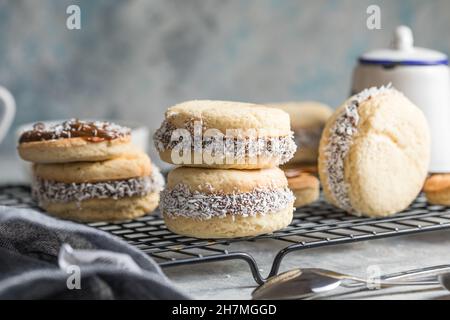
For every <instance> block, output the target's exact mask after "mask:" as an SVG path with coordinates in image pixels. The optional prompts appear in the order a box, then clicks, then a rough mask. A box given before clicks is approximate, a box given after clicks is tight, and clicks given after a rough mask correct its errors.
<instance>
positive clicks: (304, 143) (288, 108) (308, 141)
mask: <svg viewBox="0 0 450 320" xmlns="http://www.w3.org/2000/svg"><path fill="white" fill-rule="evenodd" d="M268 106H269V107H274V108H278V109H281V110H283V111H285V112H287V113H288V114H289V117H290V119H291V128H292V131H293V132H294V139H295V143H296V144H297V147H298V149H297V152H296V153H295V155H294V157H293V158H292V159H291V160H290V161H289V163H288V164H287V166H289V165H290V164H295V163H312V164H316V163H317V158H318V155H319V143H320V137H321V136H322V131H323V128H324V127H325V124H326V122H327V120H328V119H329V118H330V117H331V115H332V114H333V110H332V109H331V108H330V107H328V106H327V105H325V104H322V103H320V102H315V101H304V102H285V103H272V104H268Z"/></svg>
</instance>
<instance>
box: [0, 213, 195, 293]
mask: <svg viewBox="0 0 450 320" xmlns="http://www.w3.org/2000/svg"><path fill="white" fill-rule="evenodd" d="M187 298H188V297H187V296H186V295H184V294H183V293H181V292H179V291H178V290H177V289H175V288H174V286H173V285H172V284H171V283H170V281H169V280H168V279H167V278H166V277H165V275H164V274H163V273H162V271H161V270H160V268H159V267H158V265H157V264H156V263H155V262H154V261H153V260H152V259H150V258H149V257H148V256H147V255H145V254H144V253H142V252H140V251H138V250H137V249H135V248H133V247H132V246H130V245H128V244H127V243H125V242H124V241H122V240H120V239H118V238H116V237H113V236H111V235H109V234H108V233H106V232H102V231H99V230H96V229H94V228H90V227H87V226H85V225H82V224H77V223H73V222H69V221H63V220H58V219H55V218H52V217H49V216H46V215H44V214H42V213H40V212H37V211H35V210H32V209H18V208H13V207H5V206H0V299H187Z"/></svg>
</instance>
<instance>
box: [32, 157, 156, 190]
mask: <svg viewBox="0 0 450 320" xmlns="http://www.w3.org/2000/svg"><path fill="white" fill-rule="evenodd" d="M33 171H34V174H35V176H37V177H38V178H41V179H45V180H52V181H58V182H65V183H83V182H91V183H94V182H100V181H111V180H125V179H130V178H139V177H146V176H149V175H151V173H152V164H151V162H150V158H149V157H148V156H147V155H146V154H145V153H144V152H140V151H136V152H133V153H129V154H124V155H121V156H120V157H118V158H114V159H110V160H104V161H97V162H70V163H58V164H35V165H34V167H33Z"/></svg>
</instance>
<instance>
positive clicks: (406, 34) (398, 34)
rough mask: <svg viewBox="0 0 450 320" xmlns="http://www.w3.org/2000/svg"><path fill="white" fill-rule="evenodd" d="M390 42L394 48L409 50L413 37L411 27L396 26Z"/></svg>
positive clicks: (411, 46) (411, 47)
mask: <svg viewBox="0 0 450 320" xmlns="http://www.w3.org/2000/svg"><path fill="white" fill-rule="evenodd" d="M392 44H393V47H394V49H397V50H402V51H411V50H412V49H413V44H414V37H413V33H412V31H411V29H410V28H409V27H407V26H398V27H397V28H396V29H395V32H394V39H393V43H392Z"/></svg>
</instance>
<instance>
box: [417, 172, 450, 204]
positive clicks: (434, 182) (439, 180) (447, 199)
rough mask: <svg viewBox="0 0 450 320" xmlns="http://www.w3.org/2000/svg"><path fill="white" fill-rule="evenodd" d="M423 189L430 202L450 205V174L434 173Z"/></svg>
mask: <svg viewBox="0 0 450 320" xmlns="http://www.w3.org/2000/svg"><path fill="white" fill-rule="evenodd" d="M423 191H424V192H425V195H426V197H427V200H428V202H430V203H432V204H436V205H443V206H450V174H448V173H443V174H433V175H432V176H430V177H429V178H427V180H426V182H425V185H424V187H423Z"/></svg>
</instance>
